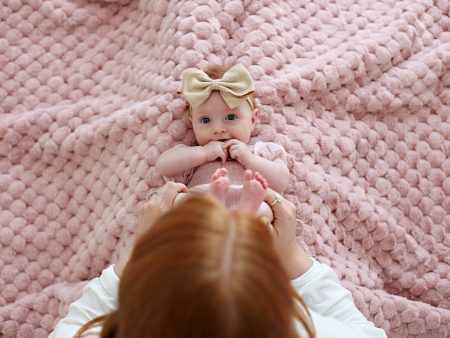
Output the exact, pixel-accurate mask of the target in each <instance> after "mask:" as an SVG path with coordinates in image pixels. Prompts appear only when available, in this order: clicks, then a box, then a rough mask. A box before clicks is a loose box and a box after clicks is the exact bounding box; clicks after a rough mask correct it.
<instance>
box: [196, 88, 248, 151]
mask: <svg viewBox="0 0 450 338" xmlns="http://www.w3.org/2000/svg"><path fill="white" fill-rule="evenodd" d="M256 116H257V110H256V109H255V110H253V111H252V109H251V108H250V105H249V104H248V102H247V101H246V100H243V101H242V102H241V104H240V105H239V106H238V107H236V108H235V109H231V108H230V107H228V105H227V104H226V103H225V101H224V100H223V99H222V96H221V95H220V93H219V92H218V91H213V92H212V93H211V96H210V97H209V98H208V100H206V101H205V102H203V103H202V104H201V105H200V106H198V107H197V108H193V109H192V127H193V129H194V134H195V138H196V139H197V143H198V144H199V145H200V146H203V145H205V144H208V143H209V142H211V141H226V140H229V139H236V140H239V141H241V142H244V143H248V141H249V140H250V135H251V133H252V130H253V127H254V125H255V121H256Z"/></svg>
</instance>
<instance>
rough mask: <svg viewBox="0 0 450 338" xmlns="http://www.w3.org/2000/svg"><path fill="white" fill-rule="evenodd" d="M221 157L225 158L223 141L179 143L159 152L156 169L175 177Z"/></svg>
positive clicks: (223, 159)
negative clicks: (193, 144)
mask: <svg viewBox="0 0 450 338" xmlns="http://www.w3.org/2000/svg"><path fill="white" fill-rule="evenodd" d="M217 158H221V159H222V161H225V160H226V158H227V153H226V150H224V149H223V142H219V141H211V142H209V143H208V144H206V145H204V146H185V145H180V146H176V147H174V148H171V149H169V150H166V151H165V152H164V153H162V154H161V156H160V157H159V159H158V161H157V162H156V169H157V170H158V171H159V172H160V173H161V174H162V175H164V176H166V177H175V176H177V175H180V174H181V173H183V172H185V171H187V170H190V169H192V168H195V167H198V166H199V165H201V164H203V163H206V162H210V161H214V160H215V159H217Z"/></svg>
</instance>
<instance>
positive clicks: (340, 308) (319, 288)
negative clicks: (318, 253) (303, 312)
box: [292, 259, 386, 338]
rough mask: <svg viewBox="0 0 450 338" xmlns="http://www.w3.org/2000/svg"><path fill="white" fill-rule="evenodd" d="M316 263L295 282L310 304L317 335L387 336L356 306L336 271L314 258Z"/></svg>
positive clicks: (326, 337) (321, 336)
mask: <svg viewBox="0 0 450 338" xmlns="http://www.w3.org/2000/svg"><path fill="white" fill-rule="evenodd" d="M312 260H313V265H312V266H311V268H310V269H309V270H308V271H306V272H305V273H304V274H303V275H301V276H300V277H298V278H296V279H294V280H293V281H292V285H293V286H294V288H295V289H296V290H297V292H298V293H299V295H300V296H301V297H302V298H303V300H304V302H305V303H306V306H307V307H308V309H309V311H310V313H311V317H312V320H313V323H314V327H315V329H316V337H317V338H328V337H333V338H339V337H346V338H349V337H355V338H364V337H380V338H381V337H383V338H385V337H386V333H385V332H384V331H383V330H382V329H379V328H377V327H375V326H374V325H373V323H372V322H370V321H369V320H367V319H366V318H365V317H364V316H363V314H362V313H361V312H360V311H359V310H358V309H357V308H356V306H355V303H354V302H353V298H352V295H351V293H350V291H348V290H347V289H345V288H344V287H343V286H342V285H341V283H340V282H339V279H338V277H337V275H336V273H335V272H334V271H333V270H332V269H331V268H330V267H329V266H328V265H326V264H321V263H319V262H318V261H316V260H315V259H312Z"/></svg>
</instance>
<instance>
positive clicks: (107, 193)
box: [0, 0, 450, 338]
mask: <svg viewBox="0 0 450 338" xmlns="http://www.w3.org/2000/svg"><path fill="white" fill-rule="evenodd" d="M448 14H449V3H448V1H444V0H436V1H431V0H419V1H416V0H399V1H384V0H383V1H381V0H373V1H368V0H336V1H333V0H313V1H310V0H298V1H289V0H279V1H275V0H264V1H249V0H244V1H225V0H216V1H215V0H199V1H188V0H180V1H178V0H177V1H175V0H172V1H150V0H109V1H87V0H77V1H70V0H52V1H44V0H27V1H25V0H8V1H6V0H5V1H2V2H1V5H0V335H1V336H3V337H25V338H26V337H46V336H47V334H48V333H49V332H50V331H51V330H52V327H53V326H54V324H55V321H56V320H57V319H58V318H59V317H60V316H62V315H64V314H65V313H66V312H67V307H68V304H69V303H70V302H72V301H74V300H75V299H76V298H77V297H79V296H80V293H81V288H82V286H83V285H85V283H86V281H87V280H89V279H91V278H94V277H96V276H98V275H99V274H100V273H101V271H102V270H103V269H104V268H105V267H106V266H107V265H108V264H109V263H110V262H111V261H115V260H116V259H117V256H118V255H119V253H120V252H121V251H122V250H123V249H124V248H125V246H126V245H127V244H129V243H131V241H132V239H133V234H134V230H135V225H136V211H137V209H138V208H139V207H140V206H141V204H142V202H143V201H144V200H145V199H146V197H147V195H148V190H149V187H158V186H160V185H161V184H162V183H163V179H162V177H160V176H159V175H157V174H156V172H155V168H154V164H155V162H156V160H157V159H158V157H159V155H160V154H161V153H162V152H163V151H165V150H166V149H168V148H169V147H172V146H174V145H175V144H177V143H185V144H190V143H191V142H192V141H193V140H194V138H193V134H192V130H191V129H190V127H189V120H188V114H187V110H186V103H185V101H184V100H183V99H182V98H181V97H180V96H179V94H177V93H176V90H177V88H178V87H179V85H180V76H181V74H182V72H183V71H184V70H185V69H189V68H204V67H205V66H206V65H207V64H208V62H214V63H219V64H225V65H232V64H236V63H242V64H243V65H244V66H245V67H246V68H247V69H248V70H249V72H250V73H251V75H252V77H253V79H254V80H255V88H256V92H255V95H256V98H257V101H258V104H259V109H260V115H259V122H258V124H257V126H256V130H255V133H254V135H253V136H254V138H255V139H257V140H261V141H266V142H268V141H270V142H276V143H278V144H281V145H282V146H283V147H284V148H285V149H286V151H287V152H288V153H289V154H291V155H292V156H293V157H294V164H293V167H292V168H291V171H292V174H293V176H294V177H295V183H294V184H292V185H290V187H289V188H288V189H287V190H286V191H285V193H284V195H285V196H286V197H287V198H288V199H290V200H291V201H292V202H294V203H295V204H296V205H297V206H298V215H297V216H298V218H299V220H301V221H299V227H298V240H299V242H300V243H301V244H302V245H304V247H305V248H306V249H307V250H308V251H309V253H311V254H312V255H313V256H314V257H316V258H317V259H318V260H319V261H320V262H324V263H327V264H329V265H330V266H331V267H332V268H333V269H334V270H335V271H336V272H337V274H338V276H339V278H340V279H342V281H343V284H344V286H346V287H347V288H348V289H349V290H350V291H351V292H352V294H353V297H354V299H355V302H356V305H357V306H358V308H359V309H360V310H361V311H362V313H363V314H364V315H366V316H367V317H368V318H370V319H371V320H373V321H374V323H375V325H377V326H379V327H381V328H383V329H385V330H386V332H387V333H388V336H389V337H433V338H435V337H441V338H444V337H448V336H449V335H450V329H449V324H450V280H449V273H450V268H449V259H450V249H449V248H450V237H449V227H450V158H449V157H450V108H449V107H450V88H449V85H450V71H449V67H450V33H449V29H450V19H449V15H448ZM300 224H302V225H301V226H300Z"/></svg>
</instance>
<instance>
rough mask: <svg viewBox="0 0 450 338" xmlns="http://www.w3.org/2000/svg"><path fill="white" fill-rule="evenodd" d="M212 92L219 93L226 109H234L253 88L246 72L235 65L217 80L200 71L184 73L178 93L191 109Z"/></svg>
mask: <svg viewBox="0 0 450 338" xmlns="http://www.w3.org/2000/svg"><path fill="white" fill-rule="evenodd" d="M213 90H218V91H220V95H221V96H222V98H223V100H224V101H225V103H226V104H227V105H228V107H230V108H231V109H234V108H236V107H237V106H239V105H240V104H241V102H242V100H244V99H246V98H247V96H248V94H250V93H251V92H254V91H255V86H254V84H253V79H252V77H251V75H250V73H249V72H248V70H247V69H245V67H244V66H243V65H241V64H237V65H235V66H233V67H231V68H230V69H229V70H228V71H227V72H226V73H225V74H223V77H222V78H221V79H217V80H213V79H211V78H210V77H209V76H208V74H206V73H205V72H204V71H202V70H196V71H185V72H184V73H183V79H182V82H181V87H180V88H179V89H178V92H181V93H183V95H184V97H185V98H186V100H187V101H188V102H189V104H190V105H191V107H192V108H196V107H198V106H199V105H201V104H202V103H203V102H205V101H206V100H207V99H208V98H209V96H210V95H211V92H212V91H213Z"/></svg>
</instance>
